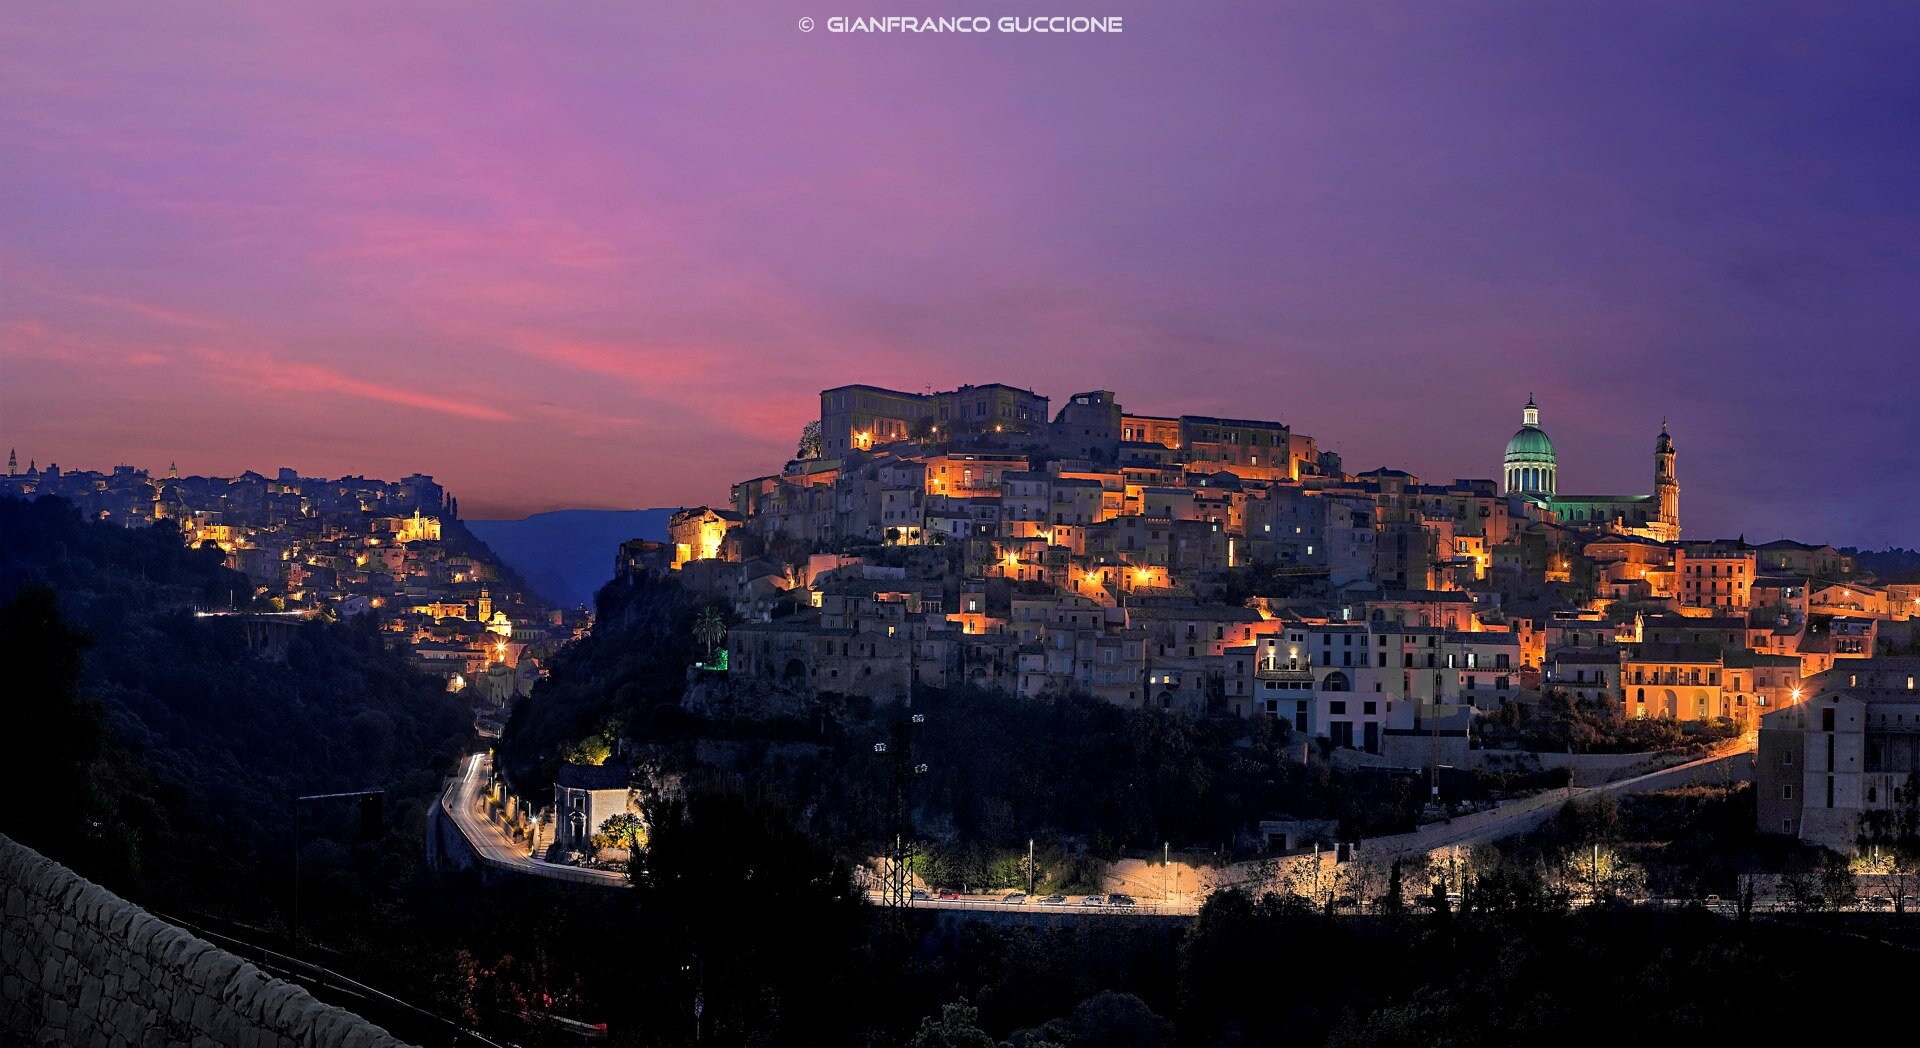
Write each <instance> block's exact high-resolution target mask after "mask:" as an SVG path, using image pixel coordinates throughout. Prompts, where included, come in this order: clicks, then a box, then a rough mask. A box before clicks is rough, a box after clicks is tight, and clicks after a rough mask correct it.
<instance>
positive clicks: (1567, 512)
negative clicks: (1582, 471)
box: [1500, 395, 1680, 542]
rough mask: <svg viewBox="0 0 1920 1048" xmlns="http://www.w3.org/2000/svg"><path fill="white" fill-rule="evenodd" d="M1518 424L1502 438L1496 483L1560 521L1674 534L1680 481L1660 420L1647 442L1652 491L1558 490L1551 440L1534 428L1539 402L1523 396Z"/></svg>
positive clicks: (1669, 538)
mask: <svg viewBox="0 0 1920 1048" xmlns="http://www.w3.org/2000/svg"><path fill="white" fill-rule="evenodd" d="M1520 418H1521V425H1520V429H1519V431H1518V432H1516V433H1514V435H1513V439H1511V440H1509V441H1507V453H1506V456H1505V458H1504V459H1503V461H1502V463H1501V472H1500V476H1501V487H1502V490H1503V491H1505V492H1506V494H1508V495H1510V496H1513V497H1515V498H1521V499H1525V500H1527V501H1528V502H1530V503H1532V504H1534V505H1536V506H1538V507H1540V508H1541V509H1542V510H1544V511H1545V514H1546V515H1547V516H1549V517H1551V518H1552V519H1553V520H1556V521H1559V522H1560V523H1562V524H1566V525H1570V526H1572V527H1577V528H1589V529H1592V530H1594V531H1604V532H1610V533H1613V534H1618V535H1634V536H1638V537H1640V538H1646V539H1653V540H1655V541H1658V542H1677V541H1679V539H1680V482H1679V481H1678V480H1676V479H1675V478H1674V472H1673V460H1674V452H1673V437H1672V436H1670V435H1668V433H1667V427H1666V424H1665V423H1661V425H1660V436H1659V437H1658V438H1656V439H1655V440H1654V443H1653V494H1651V495H1564V494H1561V492H1560V464H1559V461H1558V459H1557V458H1556V457H1555V455H1554V451H1553V440H1552V438H1550V437H1548V436H1547V432H1546V430H1543V429H1541V428H1540V408H1539V406H1538V405H1536V404H1535V403H1534V402H1533V397H1532V395H1528V397H1527V406H1526V407H1525V408H1524V409H1523V410H1522V411H1521V415H1520Z"/></svg>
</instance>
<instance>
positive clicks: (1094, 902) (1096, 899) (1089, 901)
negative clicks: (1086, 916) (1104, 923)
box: [1080, 895, 1107, 906]
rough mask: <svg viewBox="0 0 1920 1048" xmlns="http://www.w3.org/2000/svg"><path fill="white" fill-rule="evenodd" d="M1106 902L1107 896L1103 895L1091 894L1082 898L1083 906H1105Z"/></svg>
mask: <svg viewBox="0 0 1920 1048" xmlns="http://www.w3.org/2000/svg"><path fill="white" fill-rule="evenodd" d="M1106 904H1107V900H1106V897H1105V896H1101V895H1089V896H1087V897H1086V898H1084V899H1081V900H1080V905H1082V906H1105V905H1106Z"/></svg>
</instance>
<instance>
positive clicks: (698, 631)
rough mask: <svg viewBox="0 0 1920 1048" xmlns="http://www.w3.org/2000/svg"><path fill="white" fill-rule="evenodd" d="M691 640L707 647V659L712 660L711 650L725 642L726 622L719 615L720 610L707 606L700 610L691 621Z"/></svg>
mask: <svg viewBox="0 0 1920 1048" xmlns="http://www.w3.org/2000/svg"><path fill="white" fill-rule="evenodd" d="M693 639H694V640H697V641H701V642H703V643H705V644H706V646H707V658H709V659H711V658H713V649H714V648H716V647H718V646H719V645H721V644H723V643H725V642H726V639H727V620H726V619H724V618H722V617H721V615H720V609H719V608H716V607H714V606H713V605H711V604H709V605H707V606H706V607H704V608H701V609H700V614H699V616H698V617H696V618H695V619H694V620H693Z"/></svg>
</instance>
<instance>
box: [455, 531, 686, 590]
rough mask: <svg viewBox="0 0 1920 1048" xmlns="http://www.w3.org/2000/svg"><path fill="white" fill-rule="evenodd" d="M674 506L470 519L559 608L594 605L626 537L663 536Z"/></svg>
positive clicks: (482, 538) (479, 533)
mask: <svg viewBox="0 0 1920 1048" xmlns="http://www.w3.org/2000/svg"><path fill="white" fill-rule="evenodd" d="M674 512H676V511H675V510H673V509H561V510H554V511H552V512H550V513H535V514H534V515H532V516H530V517H527V518H525V519H522V520H469V521H464V522H463V523H465V524H466V526H467V529H468V530H469V531H472V532H473V533H474V534H475V535H477V536H479V538H480V541H482V542H485V543H486V544H487V545H488V546H489V547H490V548H492V550H493V551H494V553H496V554H498V555H499V557H500V559H501V560H504V561H506V562H507V564H508V565H509V566H510V567H512V568H513V570H515V571H517V572H519V573H520V577H521V578H523V579H525V580H526V581H527V585H529V586H531V587H533V589H534V592H536V593H538V594H540V595H541V596H542V597H545V598H546V599H547V600H549V601H551V602H553V603H554V604H556V605H559V606H561V607H568V608H571V607H574V606H575V605H579V604H586V605H589V606H591V605H592V604H593V595H594V593H595V592H596V591H597V590H599V588H600V587H601V586H603V585H605V584H606V583H607V580H609V579H611V578H613V558H614V555H615V554H616V553H618V552H619V551H620V544H621V543H622V542H625V541H627V540H628V539H654V540H656V541H665V540H666V537H667V518H668V517H669V516H671V515H672V514H673V513H674Z"/></svg>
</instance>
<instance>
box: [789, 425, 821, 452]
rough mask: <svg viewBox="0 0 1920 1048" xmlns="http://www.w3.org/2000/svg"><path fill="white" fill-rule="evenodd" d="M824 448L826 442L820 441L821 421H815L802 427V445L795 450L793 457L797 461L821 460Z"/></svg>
mask: <svg viewBox="0 0 1920 1048" xmlns="http://www.w3.org/2000/svg"><path fill="white" fill-rule="evenodd" d="M824 446H825V445H824V442H823V441H822V440H821V439H820V420H819V419H814V420H813V421H811V422H809V423H807V424H806V425H804V426H802V427H800V444H799V446H798V447H796V448H794V449H793V457H794V458H797V459H816V458H819V457H820V453H821V451H822V449H823V447H824Z"/></svg>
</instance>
